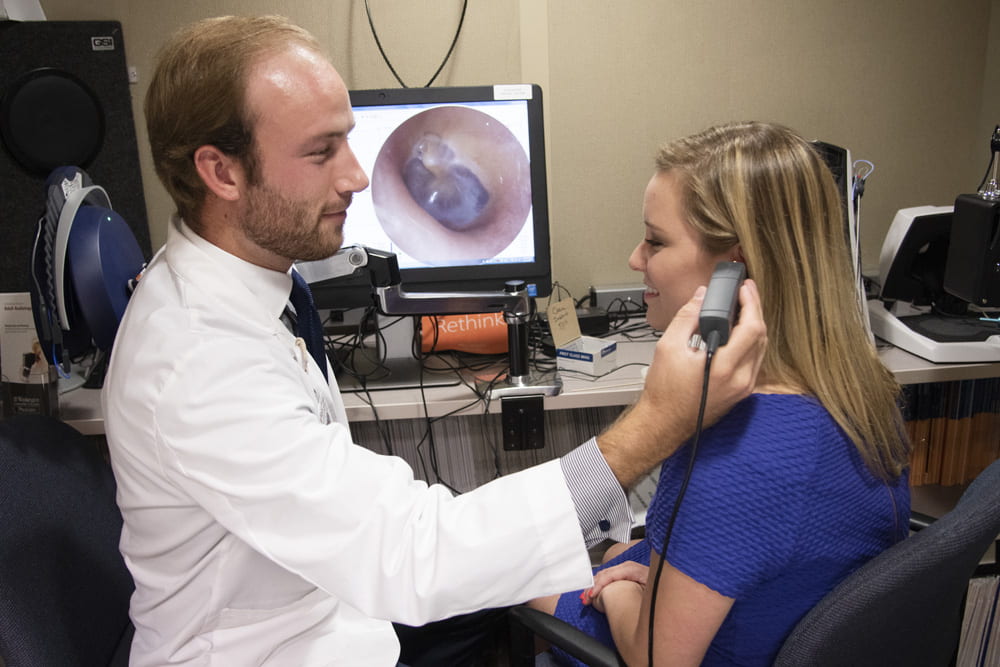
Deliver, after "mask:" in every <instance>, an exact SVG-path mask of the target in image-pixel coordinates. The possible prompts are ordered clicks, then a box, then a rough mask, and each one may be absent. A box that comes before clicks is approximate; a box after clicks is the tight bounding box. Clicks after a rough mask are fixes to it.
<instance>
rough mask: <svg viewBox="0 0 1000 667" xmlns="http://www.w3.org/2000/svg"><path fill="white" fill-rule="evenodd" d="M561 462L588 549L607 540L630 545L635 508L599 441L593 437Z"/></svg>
mask: <svg viewBox="0 0 1000 667" xmlns="http://www.w3.org/2000/svg"><path fill="white" fill-rule="evenodd" d="M559 462H560V464H561V465H562V471H563V475H564V476H565V478H566V486H567V487H569V493H570V496H571V497H572V499H573V504H574V505H575V506H576V514H577V517H578V518H579V520H580V529H581V530H582V531H583V539H584V541H585V542H586V543H587V547H588V548H589V547H591V546H593V545H595V544H597V543H599V542H601V541H603V540H607V539H611V540H614V541H616V542H628V541H629V538H630V537H631V529H632V509H631V507H629V503H628V497H627V496H626V495H625V491H624V490H623V489H622V486H621V484H619V483H618V480H617V479H616V478H615V475H614V473H613V472H611V468H609V467H608V463H607V461H605V460H604V456H603V455H601V450H600V449H598V447H597V439H596V438H591V439H590V440H588V441H587V442H585V443H583V444H582V445H580V446H579V447H577V448H576V449H574V450H573V451H571V452H570V453H569V454H566V455H565V456H563V457H562V458H561V459H559Z"/></svg>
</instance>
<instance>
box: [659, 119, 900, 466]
mask: <svg viewBox="0 0 1000 667" xmlns="http://www.w3.org/2000/svg"><path fill="white" fill-rule="evenodd" d="M656 166H657V169H659V170H661V171H669V172H671V173H672V174H674V175H675V176H678V177H679V178H678V182H679V183H680V187H681V189H682V191H683V195H682V197H683V206H684V209H685V213H686V219H687V221H688V223H689V224H691V226H692V227H693V228H694V229H695V230H697V231H698V232H699V233H700V235H701V237H702V241H703V243H704V246H705V248H706V249H707V250H709V251H712V252H715V253H721V252H725V251H727V250H729V249H731V248H733V247H734V246H736V245H737V244H739V246H740V249H741V251H742V254H743V258H744V259H745V261H746V266H747V273H748V275H749V276H750V277H751V278H753V279H754V281H755V282H756V283H757V284H758V286H759V288H760V294H761V300H762V305H763V309H764V321H765V323H766V324H767V327H768V349H767V353H766V355H765V358H764V365H763V368H762V371H761V372H762V375H763V377H764V378H766V381H767V382H769V383H780V384H789V385H792V386H796V387H800V388H801V389H802V390H804V391H806V392H808V393H809V394H811V395H814V396H815V397H816V398H817V399H818V400H819V401H820V402H821V403H822V404H823V406H824V407H825V408H826V409H827V410H828V411H829V412H830V414H831V415H832V416H833V418H834V419H835V420H836V421H837V423H838V424H839V425H840V426H841V428H843V430H844V432H845V433H846V434H847V435H848V436H849V437H850V439H851V440H852V441H853V442H854V444H855V446H856V447H857V449H858V452H859V453H860V455H861V457H862V459H863V460H864V461H865V463H866V465H867V466H868V468H869V469H870V470H871V471H872V473H873V474H875V475H876V476H878V477H880V478H882V479H895V478H897V477H898V476H899V475H900V473H901V472H902V471H903V469H904V468H905V467H906V466H907V465H908V461H909V443H908V441H907V437H906V434H905V431H904V429H903V423H902V416H901V414H900V410H899V400H900V389H899V385H898V384H897V383H896V381H895V379H894V378H893V376H892V374H891V373H890V372H889V371H888V370H887V369H886V368H885V366H883V365H882V363H881V362H880V361H879V359H878V356H877V354H876V352H875V348H874V346H873V345H871V344H870V343H869V339H868V334H867V331H866V328H865V326H864V322H863V319H862V317H863V314H862V310H861V305H860V303H859V301H858V296H857V289H856V286H855V278H854V270H853V268H852V263H851V259H850V252H849V249H848V244H847V238H846V231H845V223H844V215H843V209H842V206H843V204H842V197H841V195H840V193H839V192H838V190H837V187H836V185H835V183H834V180H833V175H832V173H831V172H830V170H829V168H828V167H827V166H826V164H825V163H824V162H823V160H822V158H821V157H820V155H819V153H818V151H817V150H816V149H815V148H814V147H813V146H812V145H811V144H810V143H809V142H807V141H806V140H804V139H803V138H802V137H800V136H799V135H797V134H796V133H794V132H793V131H791V130H789V129H788V128H785V127H782V126H780V125H773V124H766V123H758V122H749V123H734V124H728V125H721V126H717V127H713V128H710V129H708V130H705V131H703V132H701V133H699V134H696V135H693V136H690V137H687V138H684V139H680V140H678V141H675V142H673V143H670V144H668V145H667V146H665V147H664V148H662V149H661V150H660V152H659V154H658V155H657V159H656Z"/></svg>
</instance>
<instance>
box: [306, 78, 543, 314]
mask: <svg viewBox="0 0 1000 667" xmlns="http://www.w3.org/2000/svg"><path fill="white" fill-rule="evenodd" d="M350 95H351V105H352V106H353V107H354V118H355V123H356V125H355V128H354V130H353V131H352V132H351V134H350V138H349V141H350V145H351V148H352V149H353V150H354V153H355V154H356V155H357V157H358V161H359V162H360V163H361V166H362V168H363V169H364V170H365V173H367V174H368V175H369V178H370V179H371V185H370V187H369V188H368V189H367V190H365V191H364V192H361V193H358V194H356V195H355V196H354V201H353V203H352V204H351V208H350V212H349V214H348V219H347V224H346V225H345V228H344V245H364V246H368V247H370V248H377V249H379V250H386V251H389V252H393V253H395V254H396V257H397V259H398V262H399V268H400V275H401V277H402V284H403V287H404V289H406V290H407V291H410V292H426V291H434V292H440V291H456V290H462V291H470V290H471V291H479V290H502V289H503V286H504V283H505V282H506V281H508V280H524V281H525V282H526V283H527V284H528V289H529V293H531V294H533V295H534V296H548V294H549V293H550V292H551V289H552V288H551V276H552V269H551V250H550V246H549V219H548V195H547V189H546V187H547V186H546V173H545V141H544V129H543V124H542V123H543V117H542V91H541V89H540V88H539V87H538V86H537V85H527V84H525V85H497V86H469V87H445V88H399V89H384V90H355V91H351V93H350ZM320 287H321V288H322V286H320ZM314 291H316V290H315V289H314ZM317 298H318V299H320V300H323V301H327V302H326V303H321V304H319V305H320V307H324V306H326V307H329V308H334V307H337V303H335V299H329V300H324V299H322V297H321V296H319V297H317Z"/></svg>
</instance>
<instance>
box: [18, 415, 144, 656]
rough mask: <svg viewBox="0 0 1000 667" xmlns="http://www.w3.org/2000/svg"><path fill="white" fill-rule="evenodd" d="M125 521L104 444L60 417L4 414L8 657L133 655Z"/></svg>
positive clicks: (130, 582) (130, 587)
mask: <svg viewBox="0 0 1000 667" xmlns="http://www.w3.org/2000/svg"><path fill="white" fill-rule="evenodd" d="M121 527H122V519H121V514H120V513H119V511H118V507H117V505H116V504H115V481H114V477H113V476H112V473H111V468H110V466H109V464H108V463H107V462H106V461H105V459H104V457H103V456H102V454H101V452H100V451H99V449H98V447H97V445H96V444H95V443H92V442H90V441H88V440H87V439H86V438H85V437H84V436H82V435H80V434H79V433H77V432H76V431H75V430H74V429H72V428H71V427H69V426H67V425H66V424H64V423H62V422H60V421H59V420H57V419H54V418H50V417H35V416H20V417H15V418H13V419H9V420H6V421H2V422H0V664H6V667H21V666H22V665H32V666H33V667H48V666H49V665H53V666H55V665H59V666H61V667H66V666H73V665H87V666H90V665H111V664H127V660H128V646H129V643H130V641H131V623H130V622H129V618H128V606H129V597H130V596H131V593H132V590H133V588H134V586H133V583H132V579H131V577H130V576H129V572H128V570H127V569H126V567H125V564H124V562H123V560H122V557H121V554H120V553H119V551H118V540H119V537H120V536H121ZM118 661H123V662H118Z"/></svg>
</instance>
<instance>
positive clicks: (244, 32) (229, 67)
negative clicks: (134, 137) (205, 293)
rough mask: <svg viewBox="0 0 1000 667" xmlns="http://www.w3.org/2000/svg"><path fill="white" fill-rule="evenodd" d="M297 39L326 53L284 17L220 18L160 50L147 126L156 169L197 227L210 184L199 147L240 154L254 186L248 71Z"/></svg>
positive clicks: (191, 27)
mask: <svg viewBox="0 0 1000 667" xmlns="http://www.w3.org/2000/svg"><path fill="white" fill-rule="evenodd" d="M292 44H297V45H302V46H305V47H307V48H310V49H313V50H314V51H316V52H320V47H319V44H318V43H317V42H316V40H315V38H314V37H313V36H312V35H310V34H309V33H308V32H307V31H305V30H303V29H302V28H300V27H299V26H296V25H294V24H293V23H290V22H289V21H288V20H287V19H285V18H284V17H280V16H222V17H217V18H210V19H205V20H202V21H198V22H196V23H193V24H191V25H189V26H186V27H184V28H182V29H181V30H179V31H177V32H176V33H174V34H173V35H172V36H171V37H170V39H169V40H168V41H167V43H166V44H165V45H164V46H163V48H162V49H161V50H160V53H159V56H158V60H157V67H156V71H155V72H154V74H153V78H152V80H151V82H150V84H149V90H148V91H147V92H146V104H145V113H146V127H147V130H148V132H149V144H150V148H151V151H152V154H153V164H154V165H155V167H156V173H157V175H158V176H159V177H160V180H161V181H162V182H163V185H164V187H165V188H166V189H167V192H168V193H169V194H170V196H171V198H172V199H173V200H174V204H175V205H176V206H177V213H178V214H179V215H180V216H181V217H182V218H184V220H185V221H187V222H188V224H190V225H192V226H194V227H196V226H197V225H198V216H199V213H200V210H201V206H202V204H203V203H204V200H205V196H206V193H207V191H206V189H205V185H204V183H202V180H201V178H200V177H199V176H198V172H197V170H196V169H195V166H194V160H193V158H194V152H195V150H197V149H198V148H199V147H201V146H206V145H211V146H215V147H216V148H218V149H219V150H221V151H223V152H225V153H227V154H229V155H231V156H233V157H235V158H236V159H238V160H239V161H240V162H241V163H242V164H243V166H244V168H245V169H246V170H247V174H248V178H249V179H250V181H251V183H253V182H254V181H255V180H256V178H257V175H258V171H257V169H258V164H257V159H256V151H255V147H254V141H253V127H254V118H253V117H252V114H251V112H250V110H249V109H248V108H247V104H246V85H247V75H248V72H249V70H250V68H251V67H252V66H253V65H254V64H255V63H256V62H257V61H258V60H260V59H261V58H262V57H264V56H266V55H269V54H271V53H275V52H278V51H280V50H281V49H282V48H285V47H287V46H289V45H292Z"/></svg>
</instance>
